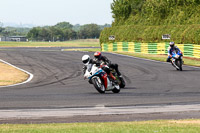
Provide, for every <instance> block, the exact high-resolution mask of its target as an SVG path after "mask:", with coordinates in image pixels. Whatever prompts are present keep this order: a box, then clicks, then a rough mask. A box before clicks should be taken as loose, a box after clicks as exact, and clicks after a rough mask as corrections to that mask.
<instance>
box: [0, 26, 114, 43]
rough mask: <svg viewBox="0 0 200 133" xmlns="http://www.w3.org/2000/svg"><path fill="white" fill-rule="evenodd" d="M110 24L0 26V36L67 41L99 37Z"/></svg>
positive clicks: (31, 39)
mask: <svg viewBox="0 0 200 133" xmlns="http://www.w3.org/2000/svg"><path fill="white" fill-rule="evenodd" d="M110 26H111V25H110V24H105V25H97V24H85V25H79V24H77V25H72V24H70V23H69V22H59V23H57V24H56V25H54V26H44V27H33V28H14V27H6V28H3V27H0V36H26V37H27V38H28V39H29V40H30V41H67V40H75V39H89V38H93V39H95V38H99V36H100V33H101V31H102V30H103V29H104V28H105V27H110Z"/></svg>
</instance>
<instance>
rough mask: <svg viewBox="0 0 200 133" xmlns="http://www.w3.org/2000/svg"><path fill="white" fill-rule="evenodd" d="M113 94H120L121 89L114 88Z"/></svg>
mask: <svg viewBox="0 0 200 133" xmlns="http://www.w3.org/2000/svg"><path fill="white" fill-rule="evenodd" d="M112 92H113V93H119V92H120V88H119V89H117V88H114V89H113V90H112Z"/></svg>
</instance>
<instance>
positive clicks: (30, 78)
mask: <svg viewBox="0 0 200 133" xmlns="http://www.w3.org/2000/svg"><path fill="white" fill-rule="evenodd" d="M0 62H3V63H5V64H7V65H10V66H12V67H14V68H16V69H18V70H20V71H22V72H25V73H27V74H28V75H29V78H28V79H27V80H26V81H24V82H22V83H17V84H14V85H7V86H0V88H4V87H12V86H17V85H22V84H26V83H28V82H30V81H31V80H32V79H33V74H31V73H30V72H28V71H26V70H23V69H21V68H19V67H16V66H14V65H12V64H10V63H8V62H6V61H4V60H2V59H0Z"/></svg>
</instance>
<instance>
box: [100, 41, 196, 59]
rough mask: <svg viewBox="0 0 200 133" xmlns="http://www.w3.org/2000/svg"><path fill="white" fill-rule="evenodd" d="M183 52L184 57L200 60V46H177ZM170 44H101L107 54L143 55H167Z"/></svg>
mask: <svg viewBox="0 0 200 133" xmlns="http://www.w3.org/2000/svg"><path fill="white" fill-rule="evenodd" d="M176 46H178V48H179V49H180V50H181V51H182V52H183V55H184V56H187V57H194V58H200V45H195V44H176ZM168 47H169V43H134V42H114V43H103V44H101V49H102V51H105V52H132V53H143V54H167V49H168Z"/></svg>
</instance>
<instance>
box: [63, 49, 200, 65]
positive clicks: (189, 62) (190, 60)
mask: <svg viewBox="0 0 200 133" xmlns="http://www.w3.org/2000/svg"><path fill="white" fill-rule="evenodd" d="M65 51H89V52H96V51H101V49H100V48H90V49H88V48H87V49H66V50H65ZM114 53H118V54H123V55H129V56H134V57H139V58H144V59H151V60H157V61H162V62H166V59H167V55H155V54H141V53H130V52H114ZM183 61H184V64H185V65H190V66H198V67H200V60H199V59H195V58H188V57H184V56H183Z"/></svg>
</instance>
